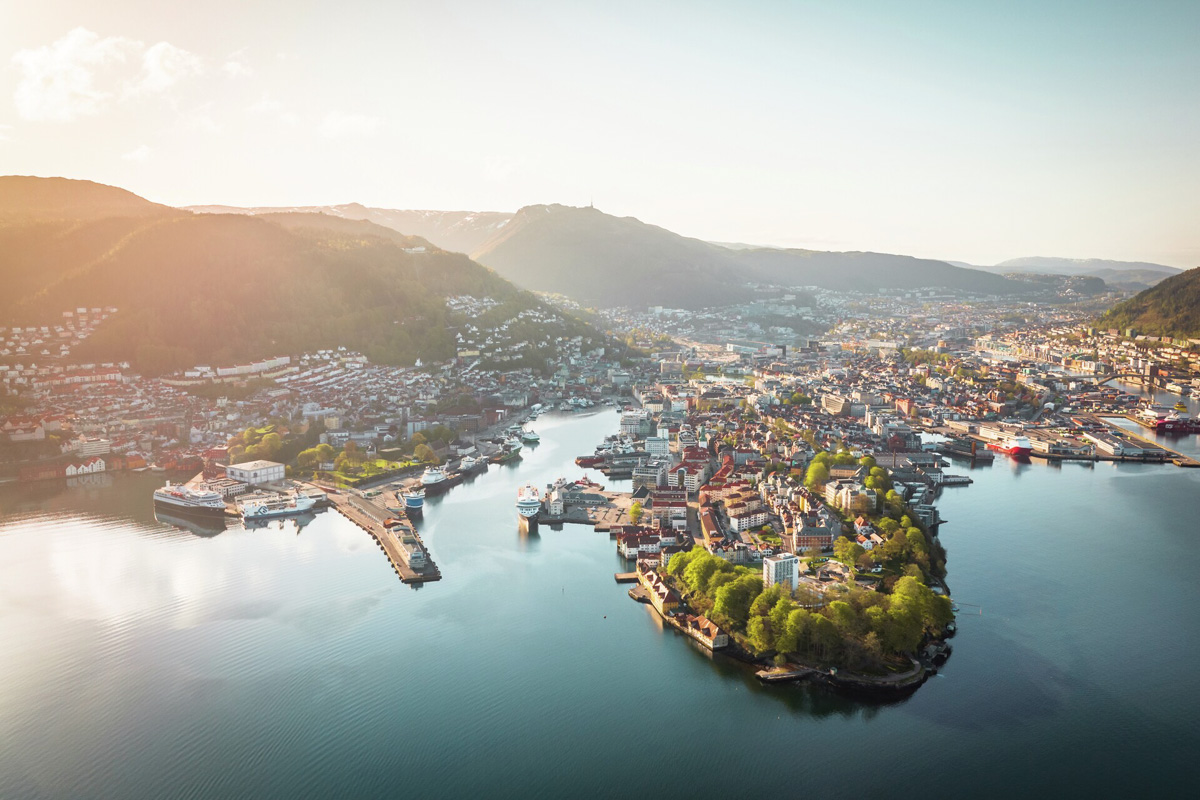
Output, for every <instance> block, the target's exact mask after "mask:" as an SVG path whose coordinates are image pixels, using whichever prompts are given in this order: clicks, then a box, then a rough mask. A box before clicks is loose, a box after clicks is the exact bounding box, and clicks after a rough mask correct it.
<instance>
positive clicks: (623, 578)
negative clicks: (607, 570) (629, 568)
mask: <svg viewBox="0 0 1200 800" xmlns="http://www.w3.org/2000/svg"><path fill="white" fill-rule="evenodd" d="M613 579H614V580H616V582H617V583H637V579H638V574H637V573H636V572H614V573H613Z"/></svg>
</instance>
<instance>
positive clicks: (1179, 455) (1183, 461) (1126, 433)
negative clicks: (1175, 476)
mask: <svg viewBox="0 0 1200 800" xmlns="http://www.w3.org/2000/svg"><path fill="white" fill-rule="evenodd" d="M1095 419H1097V420H1098V421H1099V422H1101V423H1102V424H1104V425H1105V426H1106V427H1107V428H1108V429H1109V430H1110V431H1112V432H1113V433H1114V434H1116V435H1118V436H1121V437H1124V438H1126V439H1131V440H1135V441H1137V442H1139V443H1141V444H1143V445H1145V447H1146V448H1147V449H1148V450H1151V451H1152V450H1155V449H1157V450H1161V451H1163V453H1164V454H1165V455H1164V456H1163V457H1162V458H1161V459H1158V460H1160V461H1167V460H1170V462H1171V463H1172V464H1174V465H1175V466H1177V467H1192V468H1197V467H1200V460H1197V459H1196V457H1195V456H1190V455H1188V454H1187V453H1183V452H1180V451H1179V450H1176V449H1174V448H1171V447H1167V446H1166V445H1165V444H1163V443H1162V442H1159V441H1155V440H1154V439H1151V438H1150V437H1148V436H1143V435H1142V434H1140V433H1136V432H1134V431H1131V430H1129V429H1128V428H1123V427H1121V426H1120V425H1117V424H1116V423H1114V422H1112V421H1111V420H1112V419H1128V420H1129V421H1131V422H1138V421H1137V420H1136V419H1134V418H1133V417H1131V416H1129V415H1127V414H1126V415H1122V416H1120V417H1109V416H1100V415H1096V416H1095ZM1138 424H1141V423H1138ZM1147 460H1149V459H1147Z"/></svg>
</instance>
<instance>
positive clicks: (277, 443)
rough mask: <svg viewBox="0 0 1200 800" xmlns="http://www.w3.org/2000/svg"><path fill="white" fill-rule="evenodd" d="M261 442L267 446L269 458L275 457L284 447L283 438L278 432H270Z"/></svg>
mask: <svg viewBox="0 0 1200 800" xmlns="http://www.w3.org/2000/svg"><path fill="white" fill-rule="evenodd" d="M261 444H262V446H263V447H265V448H266V452H267V453H268V458H273V457H274V456H275V454H276V453H278V452H279V450H280V448H282V447H283V438H282V437H281V436H280V435H279V434H278V433H268V434H267V435H266V436H264V437H263V438H262V441H261Z"/></svg>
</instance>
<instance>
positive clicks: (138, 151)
mask: <svg viewBox="0 0 1200 800" xmlns="http://www.w3.org/2000/svg"><path fill="white" fill-rule="evenodd" d="M150 152H151V151H150V147H149V146H148V145H144V144H139V145H138V146H137V147H135V148H133V149H132V150H130V151H129V152H128V153H123V154H122V155H121V160H122V161H134V162H137V163H141V162H143V161H148V160H149V159H150Z"/></svg>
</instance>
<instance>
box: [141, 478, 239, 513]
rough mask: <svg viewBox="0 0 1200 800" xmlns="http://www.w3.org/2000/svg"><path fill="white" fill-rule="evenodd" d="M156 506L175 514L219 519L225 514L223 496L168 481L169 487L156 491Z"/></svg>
mask: <svg viewBox="0 0 1200 800" xmlns="http://www.w3.org/2000/svg"><path fill="white" fill-rule="evenodd" d="M154 506H155V507H156V508H161V509H163V510H164V511H167V512H169V513H175V514H190V515H193V516H205V517H210V516H211V517H219V516H223V515H224V514H225V501H224V500H223V499H222V498H221V495H219V494H217V493H216V492H213V491H209V490H207V489H189V488H188V487H186V486H178V485H176V484H172V483H171V482H170V481H167V485H166V486H164V487H162V488H161V489H155V490H154Z"/></svg>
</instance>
